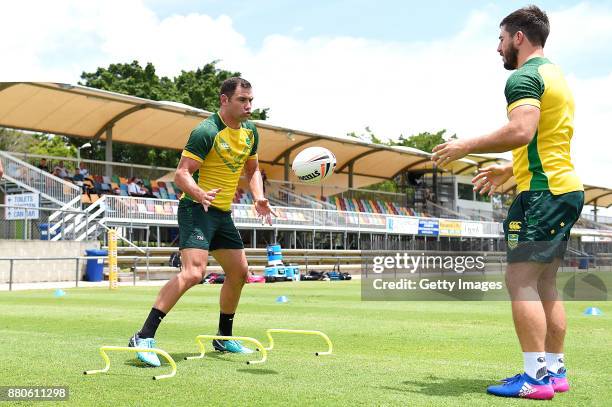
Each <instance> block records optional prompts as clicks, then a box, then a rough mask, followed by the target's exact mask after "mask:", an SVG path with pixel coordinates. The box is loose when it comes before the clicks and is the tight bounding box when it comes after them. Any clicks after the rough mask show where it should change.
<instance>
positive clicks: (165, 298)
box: [129, 200, 214, 366]
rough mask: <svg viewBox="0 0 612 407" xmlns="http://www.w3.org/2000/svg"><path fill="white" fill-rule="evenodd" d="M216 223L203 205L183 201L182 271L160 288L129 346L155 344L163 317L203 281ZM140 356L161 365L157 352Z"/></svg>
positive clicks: (180, 234)
mask: <svg viewBox="0 0 612 407" xmlns="http://www.w3.org/2000/svg"><path fill="white" fill-rule="evenodd" d="M213 223H214V222H213V220H212V219H211V217H210V216H207V213H205V212H204V210H203V208H202V205H200V204H198V203H196V202H192V201H185V200H182V201H181V202H180V203H179V209H178V224H179V237H180V243H179V245H180V249H181V262H182V267H181V271H180V272H179V273H178V274H177V275H176V276H174V277H173V278H172V279H171V280H170V281H169V282H168V283H166V284H165V285H164V286H163V287H162V289H161V290H160V291H159V294H158V295H157V299H156V300H155V303H154V305H153V308H151V311H150V312H149V315H148V317H147V319H146V320H145V323H144V325H143V327H142V328H141V329H140V331H138V332H137V333H136V334H134V335H133V336H132V338H130V341H129V346H132V347H140V348H154V347H155V340H154V339H153V338H154V337H155V333H156V331H157V328H158V327H159V324H160V323H161V321H162V319H163V318H164V317H165V316H166V314H167V313H168V312H170V310H171V309H172V307H174V305H175V304H176V303H177V301H178V300H179V298H181V296H182V295H183V294H184V293H185V292H186V291H187V290H188V289H189V288H191V287H193V286H194V285H195V284H198V283H200V282H201V281H202V278H203V276H204V273H205V272H206V263H207V261H208V249H209V241H210V236H211V233H212V230H213V228H212V224H213ZM137 356H138V359H140V360H142V361H143V362H145V363H146V364H148V365H151V366H159V365H160V362H159V358H158V357H157V355H156V354H155V353H151V352H138V353H137Z"/></svg>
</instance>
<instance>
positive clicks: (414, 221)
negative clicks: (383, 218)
mask: <svg viewBox="0 0 612 407" xmlns="http://www.w3.org/2000/svg"><path fill="white" fill-rule="evenodd" d="M418 231H419V219H418V218H405V217H402V218H400V217H391V216H388V217H387V232H389V233H404V234H409V235H416V234H417V232H418Z"/></svg>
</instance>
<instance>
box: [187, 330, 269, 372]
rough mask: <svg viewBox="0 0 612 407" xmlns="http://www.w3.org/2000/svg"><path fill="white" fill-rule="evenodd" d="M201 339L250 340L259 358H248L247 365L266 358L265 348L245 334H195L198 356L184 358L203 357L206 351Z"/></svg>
mask: <svg viewBox="0 0 612 407" xmlns="http://www.w3.org/2000/svg"><path fill="white" fill-rule="evenodd" d="M203 339H205V340H213V339H220V340H224V341H243V342H250V343H252V344H254V345H255V346H256V347H257V350H258V351H260V352H261V359H259V360H250V361H248V362H246V364H247V365H255V364H258V363H264V362H265V361H266V359H267V358H268V352H267V349H266V348H265V347H264V346H263V345H262V344H261V342H259V341H258V340H257V339H255V338H249V337H247V336H223V335H198V336H196V338H195V341H196V343H197V344H198V346H199V348H200V354H199V355H198V356H187V357H185V360H191V359H202V358H203V357H204V355H205V353H206V348H205V346H204V343H203V342H202V340H203Z"/></svg>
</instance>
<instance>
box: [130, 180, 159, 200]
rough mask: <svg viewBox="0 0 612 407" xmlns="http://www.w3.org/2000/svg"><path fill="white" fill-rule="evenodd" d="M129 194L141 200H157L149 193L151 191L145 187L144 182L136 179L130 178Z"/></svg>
mask: <svg viewBox="0 0 612 407" xmlns="http://www.w3.org/2000/svg"><path fill="white" fill-rule="evenodd" d="M128 194H129V195H130V196H135V197H139V198H155V196H153V195H151V194H150V193H149V190H148V189H147V188H146V187H145V186H144V185H143V183H142V180H139V179H137V178H136V177H132V178H130V180H129V182H128Z"/></svg>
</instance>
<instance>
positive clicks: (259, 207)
mask: <svg viewBox="0 0 612 407" xmlns="http://www.w3.org/2000/svg"><path fill="white" fill-rule="evenodd" d="M255 211H256V212H257V216H258V217H259V218H260V219H261V220H262V223H267V224H268V225H270V226H271V225H272V216H273V215H274V216H275V217H276V216H278V215H276V213H275V212H274V211H273V210H272V208H271V207H270V202H269V201H268V200H267V199H266V198H261V199H257V200H256V201H255Z"/></svg>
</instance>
